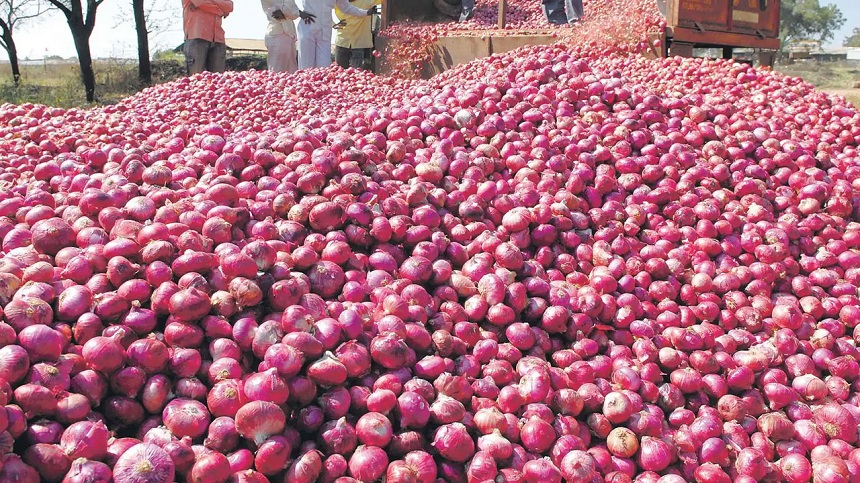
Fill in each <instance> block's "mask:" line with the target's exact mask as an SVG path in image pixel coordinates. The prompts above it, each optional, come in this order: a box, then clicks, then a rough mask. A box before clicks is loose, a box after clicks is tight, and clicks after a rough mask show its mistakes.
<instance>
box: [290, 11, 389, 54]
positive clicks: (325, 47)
mask: <svg viewBox="0 0 860 483" xmlns="http://www.w3.org/2000/svg"><path fill="white" fill-rule="evenodd" d="M302 6H303V8H302V10H303V11H305V12H307V13H309V14H311V15H313V16H314V17H315V18H316V21H315V22H299V28H298V29H297V33H298V35H299V69H311V68H314V67H328V66H330V65H331V35H332V27H334V22H333V21H332V10H333V9H334V7H335V6H337V7H338V8H340V10H341V12H343V13H345V14H347V15H352V16H354V17H364V16H370V15H373V14H374V13H376V7H373V8H371V9H368V10H361V9H359V8H357V7H354V6H352V5H350V3H349V1H348V0H302Z"/></svg>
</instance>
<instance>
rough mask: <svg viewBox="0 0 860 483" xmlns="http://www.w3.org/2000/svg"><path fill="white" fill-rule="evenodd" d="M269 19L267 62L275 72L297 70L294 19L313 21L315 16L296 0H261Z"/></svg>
mask: <svg viewBox="0 0 860 483" xmlns="http://www.w3.org/2000/svg"><path fill="white" fill-rule="evenodd" d="M261 1H262V4H263V11H264V12H265V13H266V18H267V19H269V25H268V27H267V28H266V37H265V40H266V50H267V51H268V57H267V59H266V64H267V65H268V66H269V70H271V71H273V72H295V71H296V69H297V68H298V57H297V56H298V51H297V50H296V41H297V40H298V39H297V36H296V26H295V25H294V24H293V20H295V19H297V18H301V19H302V21H304V22H313V21H314V20H315V18H314V16H313V15H311V14H309V13H306V12H303V11H301V10H299V7H297V6H296V2H295V1H294V0H261Z"/></svg>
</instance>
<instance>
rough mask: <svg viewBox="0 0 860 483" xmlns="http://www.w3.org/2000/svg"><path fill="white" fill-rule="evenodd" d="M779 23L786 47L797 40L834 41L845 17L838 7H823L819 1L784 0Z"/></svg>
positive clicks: (781, 36)
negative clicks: (834, 36)
mask: <svg viewBox="0 0 860 483" xmlns="http://www.w3.org/2000/svg"><path fill="white" fill-rule="evenodd" d="M779 21H780V25H779V34H780V38H781V39H782V44H783V47H786V46H789V45H791V43H792V42H793V41H796V40H819V41H821V42H826V41H828V40H830V39H832V38H833V35H834V34H835V33H836V31H837V30H839V27H841V26H842V24H844V23H845V17H843V16H842V12H841V11H840V10H839V8H838V7H837V6H836V5H832V4H831V5H824V6H821V4H820V3H819V0H783V1H782V7H781V10H780V19H779Z"/></svg>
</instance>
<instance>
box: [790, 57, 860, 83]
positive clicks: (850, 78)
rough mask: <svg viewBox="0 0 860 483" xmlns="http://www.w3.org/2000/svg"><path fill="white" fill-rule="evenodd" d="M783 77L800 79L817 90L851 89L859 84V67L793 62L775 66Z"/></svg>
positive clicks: (840, 63)
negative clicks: (788, 76)
mask: <svg viewBox="0 0 860 483" xmlns="http://www.w3.org/2000/svg"><path fill="white" fill-rule="evenodd" d="M775 70H777V71H778V72H781V73H783V74H785V75H790V76H796V77H801V78H803V80H805V81H807V82H809V83H810V84H812V85H814V86H815V87H817V88H819V89H825V90H826V89H851V88H852V87H853V86H854V84H855V83H857V82H860V65H857V64H854V63H848V62H795V63H793V64H785V65H777V66H776V68H775Z"/></svg>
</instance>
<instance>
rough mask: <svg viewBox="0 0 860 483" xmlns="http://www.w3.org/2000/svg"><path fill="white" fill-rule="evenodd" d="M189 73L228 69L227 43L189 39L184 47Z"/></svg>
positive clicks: (186, 66)
mask: <svg viewBox="0 0 860 483" xmlns="http://www.w3.org/2000/svg"><path fill="white" fill-rule="evenodd" d="M182 50H183V52H184V53H185V68H186V69H187V70H188V75H194V74H199V73H201V72H203V71H204V70H206V71H209V72H224V70H226V69H227V45H226V44H222V43H218V42H210V41H208V40H202V39H188V40H186V41H185V45H184V46H183V48H182Z"/></svg>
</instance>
